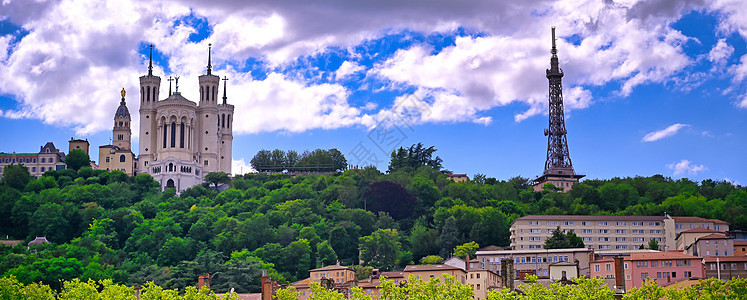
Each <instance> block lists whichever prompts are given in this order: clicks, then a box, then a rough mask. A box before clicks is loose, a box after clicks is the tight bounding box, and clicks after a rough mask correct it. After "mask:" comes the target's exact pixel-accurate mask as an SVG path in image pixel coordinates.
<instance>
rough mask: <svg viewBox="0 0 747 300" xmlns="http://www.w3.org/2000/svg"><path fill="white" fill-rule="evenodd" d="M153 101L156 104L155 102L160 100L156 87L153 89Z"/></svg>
mask: <svg viewBox="0 0 747 300" xmlns="http://www.w3.org/2000/svg"><path fill="white" fill-rule="evenodd" d="M153 101H154V102H155V101H158V99H157V97H156V87H155V86H154V87H153Z"/></svg>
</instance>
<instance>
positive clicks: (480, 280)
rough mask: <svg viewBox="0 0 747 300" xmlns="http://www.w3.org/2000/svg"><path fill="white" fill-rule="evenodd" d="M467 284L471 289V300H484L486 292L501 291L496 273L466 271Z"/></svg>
mask: <svg viewBox="0 0 747 300" xmlns="http://www.w3.org/2000/svg"><path fill="white" fill-rule="evenodd" d="M467 284H469V285H470V286H471V287H472V292H473V294H472V298H473V299H475V300H484V299H487V298H488V291H492V290H500V289H501V277H500V276H498V274H497V273H496V272H493V271H490V270H483V269H470V270H468V271H467Z"/></svg>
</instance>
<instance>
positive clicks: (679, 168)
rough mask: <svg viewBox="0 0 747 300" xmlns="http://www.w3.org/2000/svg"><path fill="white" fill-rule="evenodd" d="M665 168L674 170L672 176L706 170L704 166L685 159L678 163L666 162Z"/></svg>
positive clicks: (694, 173)
mask: <svg viewBox="0 0 747 300" xmlns="http://www.w3.org/2000/svg"><path fill="white" fill-rule="evenodd" d="M667 168H669V169H671V170H673V171H674V176H681V175H696V174H698V173H700V172H701V171H704V170H706V167H705V166H703V165H696V164H693V163H691V162H690V161H689V160H686V159H683V160H681V161H680V162H678V163H671V164H668V165H667Z"/></svg>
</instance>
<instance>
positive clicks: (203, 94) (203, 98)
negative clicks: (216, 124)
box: [200, 86, 205, 101]
mask: <svg viewBox="0 0 747 300" xmlns="http://www.w3.org/2000/svg"><path fill="white" fill-rule="evenodd" d="M200 101H205V88H204V87H202V86H201V87H200Z"/></svg>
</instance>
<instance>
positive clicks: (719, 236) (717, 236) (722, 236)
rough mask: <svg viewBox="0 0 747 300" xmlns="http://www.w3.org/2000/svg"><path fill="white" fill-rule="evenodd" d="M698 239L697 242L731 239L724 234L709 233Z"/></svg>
mask: <svg viewBox="0 0 747 300" xmlns="http://www.w3.org/2000/svg"><path fill="white" fill-rule="evenodd" d="M698 239H699V240H723V239H731V237H729V236H727V235H725V234H718V233H711V234H709V235H706V236H702V237H699V238H698Z"/></svg>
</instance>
